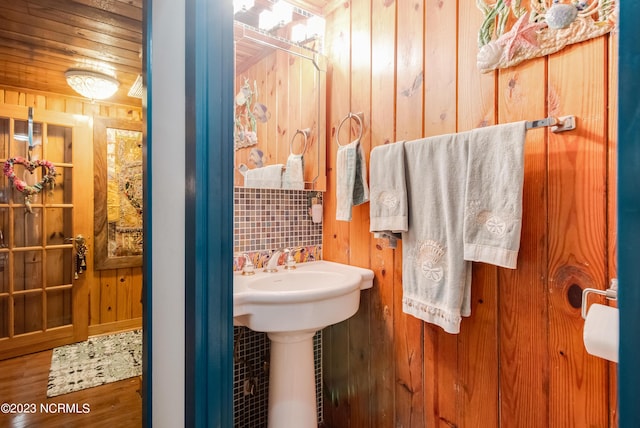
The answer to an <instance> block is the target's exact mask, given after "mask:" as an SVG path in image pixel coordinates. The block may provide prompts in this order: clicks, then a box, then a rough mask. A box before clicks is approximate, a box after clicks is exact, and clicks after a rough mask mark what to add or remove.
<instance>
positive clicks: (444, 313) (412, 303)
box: [402, 296, 462, 334]
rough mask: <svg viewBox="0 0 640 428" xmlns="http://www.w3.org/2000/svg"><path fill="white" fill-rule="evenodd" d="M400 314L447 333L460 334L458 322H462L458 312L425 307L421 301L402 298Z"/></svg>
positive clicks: (429, 306)
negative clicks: (402, 313)
mask: <svg viewBox="0 0 640 428" xmlns="http://www.w3.org/2000/svg"><path fill="white" fill-rule="evenodd" d="M402 312H404V313H405V314H409V315H413V316H414V317H416V318H419V319H421V320H423V321H426V322H428V323H431V324H436V325H438V326H440V327H442V329H443V330H444V331H446V332H447V333H451V334H458V333H460V321H461V320H462V317H461V316H460V312H458V311H455V312H451V311H449V310H446V309H442V308H438V307H435V306H431V305H427V304H425V303H423V302H421V301H418V300H413V299H411V298H410V297H406V296H403V298H402Z"/></svg>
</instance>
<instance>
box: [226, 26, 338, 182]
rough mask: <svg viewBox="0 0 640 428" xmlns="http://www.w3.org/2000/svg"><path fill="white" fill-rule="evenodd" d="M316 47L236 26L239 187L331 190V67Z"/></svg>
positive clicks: (236, 119) (237, 163) (235, 138)
mask: <svg viewBox="0 0 640 428" xmlns="http://www.w3.org/2000/svg"><path fill="white" fill-rule="evenodd" d="M236 17H238V15H236ZM303 17H304V16H303ZM316 45H319V42H318V41H317V40H316V39H315V38H314V39H310V40H309V41H304V42H300V43H294V42H291V41H289V40H288V39H285V38H284V37H280V36H278V35H276V34H275V32H273V31H272V32H267V31H263V30H259V29H257V28H255V27H253V26H251V25H248V24H246V23H243V22H240V21H238V20H236V21H235V73H236V74H235V89H236V92H235V93H236V98H235V106H234V122H235V128H234V130H235V132H234V141H233V144H234V147H235V176H234V184H235V185H236V186H239V187H266V188H288V189H307V190H326V174H325V165H326V153H325V144H326V143H325V141H326V139H325V126H326V76H325V75H326V59H325V57H324V56H323V55H322V54H320V53H319V52H317V51H316Z"/></svg>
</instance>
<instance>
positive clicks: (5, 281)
mask: <svg viewBox="0 0 640 428" xmlns="http://www.w3.org/2000/svg"><path fill="white" fill-rule="evenodd" d="M8 292H9V250H3V251H0V293H8Z"/></svg>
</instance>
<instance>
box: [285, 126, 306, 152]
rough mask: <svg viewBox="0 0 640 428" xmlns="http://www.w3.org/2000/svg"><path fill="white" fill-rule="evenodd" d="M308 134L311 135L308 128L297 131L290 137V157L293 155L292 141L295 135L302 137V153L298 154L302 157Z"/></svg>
mask: <svg viewBox="0 0 640 428" xmlns="http://www.w3.org/2000/svg"><path fill="white" fill-rule="evenodd" d="M310 133H311V130H310V129H309V128H306V129H297V130H296V133H295V134H293V137H291V142H290V143H289V154H292V155H294V154H295V153H293V140H295V139H296V135H298V134H302V136H303V137H304V147H303V148H302V153H300V156H302V155H304V154H305V153H306V152H307V143H308V142H309V134H310Z"/></svg>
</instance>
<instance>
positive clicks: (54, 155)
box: [47, 124, 73, 163]
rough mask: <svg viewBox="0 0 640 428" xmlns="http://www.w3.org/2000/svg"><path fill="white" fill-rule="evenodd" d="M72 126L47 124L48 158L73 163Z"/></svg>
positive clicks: (56, 161)
mask: <svg viewBox="0 0 640 428" xmlns="http://www.w3.org/2000/svg"><path fill="white" fill-rule="evenodd" d="M72 131H73V129H72V128H69V127H66V126H59V125H51V124H49V125H47V159H48V160H50V161H51V162H53V163H71V162H72V159H71V135H72Z"/></svg>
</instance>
